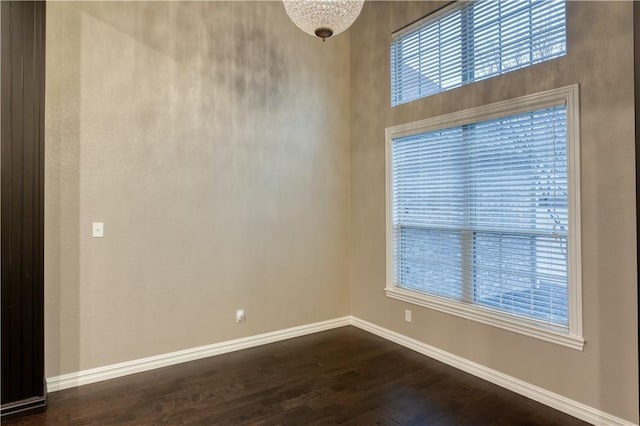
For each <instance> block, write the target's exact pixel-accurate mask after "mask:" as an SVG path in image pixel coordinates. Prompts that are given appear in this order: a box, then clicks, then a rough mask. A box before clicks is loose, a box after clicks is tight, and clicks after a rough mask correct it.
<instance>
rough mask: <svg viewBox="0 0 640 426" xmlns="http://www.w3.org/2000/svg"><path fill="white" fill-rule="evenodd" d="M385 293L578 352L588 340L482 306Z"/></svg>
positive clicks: (393, 290)
mask: <svg viewBox="0 0 640 426" xmlns="http://www.w3.org/2000/svg"><path fill="white" fill-rule="evenodd" d="M385 293H386V294H387V296H388V297H391V298H392V299H397V300H401V301H403V302H408V303H413V304H414V305H419V306H424V307H426V308H430V309H435V310H437V311H440V312H444V313H447V314H451V315H456V316H458V317H462V318H466V319H470V320H473V321H477V322H480V323H483V324H487V325H491V326H494V327H498V328H501V329H503V330H508V331H512V332H514V333H518V334H523V335H525V336H528V337H533V338H535V339H539V340H544V341H545V342H549V343H554V344H556V345H560V346H565V347H567V348H571V349H575V350H578V351H582V350H583V349H584V343H585V340H584V339H583V338H582V337H581V336H576V335H571V334H568V333H566V332H564V331H563V330H562V329H561V328H559V327H558V328H553V326H551V325H549V326H548V328H545V325H544V324H541V323H538V322H535V321H528V320H527V319H525V318H517V317H511V316H509V315H502V314H500V313H498V312H494V311H492V310H490V309H484V308H482V307H479V306H473V305H467V304H463V303H459V302H455V301H450V300H447V299H443V298H440V297H434V296H429V295H426V294H421V293H418V292H415V291H410V290H405V289H402V288H398V287H387V288H385Z"/></svg>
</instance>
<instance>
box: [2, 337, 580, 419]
mask: <svg viewBox="0 0 640 426" xmlns="http://www.w3.org/2000/svg"><path fill="white" fill-rule="evenodd" d="M6 424H7V425H16V424H23V425H61V424H64V425H85V424H130V425H143V424H144V425H152V424H153V425H161V424H171V425H177V424H202V425H233V424H243V425H244V424H252V425H260V424H268V425H276V424H280V425H307V424H320V425H326V424H349V425H374V424H381V425H398V424H415V425H456V426H460V425H474V426H482V425H510V426H514V425H528V426H535V425H545V426H552V425H563V426H571V425H583V424H586V423H584V422H582V421H580V420H577V419H575V418H573V417H570V416H568V415H565V414H563V413H560V412H558V411H556V410H553V409H552V408H549V407H546V406H544V405H541V404H539V403H537V402H534V401H532V400H529V399H527V398H524V397H522V396H520V395H517V394H515V393H513V392H510V391H507V390H505V389H503V388H500V387H498V386H495V385H492V384H490V383H488V382H486V381H484V380H481V379H479V378H477V377H474V376H471V375H469V374H467V373H464V372H462V371H460V370H457V369H455V368H452V367H449V366H447V365H444V364H442V363H440V362H437V361H435V360H432V359H430V358H427V357H425V356H423V355H420V354H418V353H416V352H413V351H411V350H409V349H406V348H403V347H401V346H399V345H396V344H394V343H391V342H388V341H386V340H383V339H381V338H379V337H377V336H374V335H371V334H369V333H367V332H364V331H362V330H359V329H356V328H354V327H343V328H339V329H335V330H331V331H327V332H323V333H317V334H314V335H309V336H304V337H300V338H296V339H290V340H286V341H283V342H278V343H274V344H270V345H265V346H261V347H256V348H252V349H247V350H244V351H239V352H234V353H229V354H225V355H220V356H217V357H212V358H207V359H203V360H198V361H193V362H189V363H185V364H181V365H176V366H171V367H166V368H162V369H158V370H153V371H148V372H145V373H140V374H135V375H131V376H127V377H123V378H119V379H114V380H109V381H105V382H101V383H94V384H90V385H86V386H81V387H78V388H74V389H67V390H64V391H60V392H55V393H53V394H51V395H50V396H49V405H48V409H47V412H45V413H41V414H36V415H32V416H29V417H22V418H16V419H12V420H10V421H8V422H7V423H6Z"/></svg>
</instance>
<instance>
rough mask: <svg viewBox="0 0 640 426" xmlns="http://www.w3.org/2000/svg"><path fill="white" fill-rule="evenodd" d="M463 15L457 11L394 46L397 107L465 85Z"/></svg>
mask: <svg viewBox="0 0 640 426" xmlns="http://www.w3.org/2000/svg"><path fill="white" fill-rule="evenodd" d="M460 15H461V13H460V11H459V10H458V11H453V12H452V13H450V14H447V15H446V16H443V17H442V18H441V19H437V20H435V21H432V22H430V23H429V24H428V25H425V26H424V27H420V28H418V29H417V30H415V31H413V32H411V33H408V34H406V35H404V36H402V37H400V38H397V39H395V40H394V41H393V42H392V43H391V104H392V105H393V106H395V105H399V104H402V103H405V102H409V101H412V100H414V99H419V98H423V97H425V96H429V95H432V94H434V93H439V92H442V91H444V90H447V89H451V88H454V87H458V86H460V85H461V83H462V80H461V74H460V70H461V67H462V57H461V45H462V40H461V39H460V33H461V28H462V26H461V25H462V22H461V20H460Z"/></svg>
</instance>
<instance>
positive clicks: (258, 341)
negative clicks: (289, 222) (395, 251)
mask: <svg viewBox="0 0 640 426" xmlns="http://www.w3.org/2000/svg"><path fill="white" fill-rule="evenodd" d="M350 324H351V317H342V318H336V319H331V320H327V321H321V322H316V323H313V324H306V325H301V326H298V327H292V328H287V329H284V330H278V331H272V332H270V333H264V334H258V335H256V336H249V337H244V338H241V339H235V340H228V341H226V342H220V343H214V344H212V345H206V346H200V347H197V348H191V349H185V350H182V351H177V352H171V353H167V354H162V355H156V356H151V357H148V358H141V359H135V360H133V361H126V362H121V363H118V364H112V365H107V366H105V367H98V368H92V369H90V370H83V371H78V372H76V373H69V374H63V375H61V376H54V377H49V378H47V390H48V391H49V392H55V391H59V390H62V389H67V388H72V387H75V386H80V385H86V384H89V383H95V382H100V381H103V380H108V379H115V378H116V377H122V376H126V375H129V374H134V373H140V372H143V371H148V370H153V369H155V368H160V367H167V366H170V365H175V364H180V363H183V362H187V361H194V360H196V359H202V358H207V357H210V356H214V355H221V354H224V353H228V352H233V351H239V350H241V349H247V348H252V347H254V346H260V345H266V344H268V343H273V342H278V341H281V340H286V339H291V338H293V337H299V336H304V335H306V334H312V333H317V332H319V331H325V330H330V329H332V328H337V327H343V326H346V325H350Z"/></svg>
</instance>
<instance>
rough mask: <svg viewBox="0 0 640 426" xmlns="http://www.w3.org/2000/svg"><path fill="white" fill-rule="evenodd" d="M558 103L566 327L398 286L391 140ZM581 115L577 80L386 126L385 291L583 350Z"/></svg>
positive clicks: (416, 303)
mask: <svg viewBox="0 0 640 426" xmlns="http://www.w3.org/2000/svg"><path fill="white" fill-rule="evenodd" d="M558 105H566V107H567V109H566V113H567V163H568V164H567V167H568V168H567V181H568V182H567V183H568V189H569V193H568V219H569V234H568V243H569V244H568V245H569V250H568V265H567V266H568V292H569V296H568V314H569V318H568V319H569V324H568V327H560V326H554V325H550V324H548V323H544V322H542V321H536V320H535V319H527V318H523V317H520V316H515V315H510V314H508V313H503V312H499V311H497V310H494V309H491V308H486V307H482V306H478V305H471V304H468V303H461V302H458V301H455V300H450V299H446V298H442V297H438V296H434V295H429V294H425V293H421V292H417V291H413V290H408V289H405V288H401V287H399V286H398V285H397V283H396V282H395V277H394V272H393V271H394V256H395V253H394V244H393V198H392V197H393V193H392V188H393V182H392V177H393V173H392V169H391V167H392V158H391V146H392V143H393V140H394V139H397V138H401V137H405V136H411V135H416V134H420V133H426V132H430V131H436V130H441V129H446V128H450V127H456V126H462V125H465V124H472V123H477V122H479V121H486V120H491V119H496V118H500V117H505V116H510V115H515V114H519V113H526V112H530V111H534V110H538V109H543V108H548V107H553V106H558ZM579 117H580V114H579V87H578V85H577V84H575V85H571V86H566V87H562V88H558V89H553V90H548V91H545V92H539V93H535V94H532V95H527V96H522V97H520V98H515V99H510V100H507V101H503V102H497V103H494V104H490V105H485V106H481V107H477V108H472V109H467V110H463V111H459V112H454V113H451V114H446V115H441V116H437V117H432V118H427V119H424V120H420V121H416V122H412V123H407V124H401V125H398V126H393V127H389V128H387V129H385V138H386V141H385V171H386V268H387V272H386V287H385V293H386V295H387V296H388V297H391V298H393V299H397V300H401V301H404V302H408V303H412V304H415V305H419V306H423V307H426V308H431V309H435V310H437V311H440V312H445V313H448V314H452V315H456V316H459V317H462V318H466V319H470V320H474V321H478V322H481V323H483V324H488V325H492V326H495V327H498V328H501V329H504V330H509V331H513V332H516V333H520V334H523V335H525V336H530V337H534V338H537V339H540V340H544V341H547V342H550V343H555V344H558V345H561V346H565V347H568V348H572V349H576V350H580V351H581V350H583V348H584V343H585V340H584V338H583V336H582V263H581V237H580V230H581V222H580V121H579Z"/></svg>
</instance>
